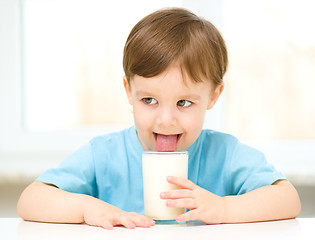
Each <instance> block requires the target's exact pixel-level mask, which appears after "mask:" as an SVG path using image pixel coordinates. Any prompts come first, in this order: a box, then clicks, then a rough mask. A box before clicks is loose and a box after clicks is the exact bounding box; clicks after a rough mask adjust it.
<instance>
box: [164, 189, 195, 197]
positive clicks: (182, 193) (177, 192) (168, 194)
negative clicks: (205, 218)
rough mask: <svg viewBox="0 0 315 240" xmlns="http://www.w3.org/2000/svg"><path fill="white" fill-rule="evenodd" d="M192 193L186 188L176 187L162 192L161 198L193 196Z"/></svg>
mask: <svg viewBox="0 0 315 240" xmlns="http://www.w3.org/2000/svg"><path fill="white" fill-rule="evenodd" d="M193 197H194V194H193V192H192V191H191V190H188V189H176V190H172V191H169V192H162V193H161V198H162V199H178V198H193Z"/></svg>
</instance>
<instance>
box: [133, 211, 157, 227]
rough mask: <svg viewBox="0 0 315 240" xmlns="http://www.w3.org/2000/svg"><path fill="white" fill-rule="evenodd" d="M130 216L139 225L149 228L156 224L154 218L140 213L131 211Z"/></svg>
mask: <svg viewBox="0 0 315 240" xmlns="http://www.w3.org/2000/svg"><path fill="white" fill-rule="evenodd" d="M130 216H131V217H132V219H133V222H134V223H135V224H136V226H137V227H145V228H147V227H151V226H154V225H155V221H154V220H152V219H151V218H148V217H146V216H143V215H141V214H139V213H130Z"/></svg>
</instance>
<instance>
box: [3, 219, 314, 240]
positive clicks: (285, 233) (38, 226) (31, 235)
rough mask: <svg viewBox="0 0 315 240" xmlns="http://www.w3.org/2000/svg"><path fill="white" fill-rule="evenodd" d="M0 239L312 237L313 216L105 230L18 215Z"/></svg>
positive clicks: (7, 221) (8, 221) (6, 222)
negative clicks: (46, 221)
mask: <svg viewBox="0 0 315 240" xmlns="http://www.w3.org/2000/svg"><path fill="white" fill-rule="evenodd" d="M0 239H1V240H11V239H19V240H37V239H38V240H48V239H54V240H56V239H57V240H63V239H67V240H68V239H76V240H80V239H88V240H93V239H102V240H103V239H104V240H106V239H110V240H120V239H130V240H137V239H141V240H147V239H149V240H155V239H159V240H188V239H189V240H195V239H196V240H202V239H233V240H234V239H242V240H245V239H251V240H252V239H268V240H272V239H277V240H279V239H286V240H287V239H315V218H298V219H292V220H284V221H273V222H261V223H246V224H220V225H204V224H202V223H199V222H191V223H184V224H176V225H156V226H153V227H151V228H136V229H126V228H123V227H115V228H114V230H105V229H102V228H98V227H92V226H87V225H84V224H50V223H35V222H25V221H23V220H21V219H19V218H0Z"/></svg>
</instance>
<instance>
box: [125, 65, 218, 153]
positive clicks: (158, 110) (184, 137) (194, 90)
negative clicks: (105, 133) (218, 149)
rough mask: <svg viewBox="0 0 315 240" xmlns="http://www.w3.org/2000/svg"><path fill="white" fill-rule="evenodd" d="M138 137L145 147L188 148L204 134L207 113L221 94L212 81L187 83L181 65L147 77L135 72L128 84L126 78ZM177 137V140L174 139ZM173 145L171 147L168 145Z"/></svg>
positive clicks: (167, 149)
mask: <svg viewBox="0 0 315 240" xmlns="http://www.w3.org/2000/svg"><path fill="white" fill-rule="evenodd" d="M124 85H125V90H126V93H127V96H128V101H129V103H130V104H131V105H132V106H133V114H134V120H135V126H136V129H137V134H138V138H139V140H140V143H141V144H142V146H143V148H144V149H145V150H160V151H173V150H186V149H187V148H188V147H189V146H191V145H192V144H193V143H194V141H195V140H196V139H197V138H198V136H199V135H200V133H201V130H202V126H203V121H204V117H205V112H206V110H207V109H211V108H212V107H213V105H214V104H215V102H216V101H217V99H218V97H219V96H220V94H221V92H222V90H223V86H219V87H217V88H216V89H215V90H214V91H213V89H212V87H211V84H210V83H209V82H208V81H204V82H201V83H194V82H193V81H192V80H191V79H190V78H189V77H188V76H187V75H186V77H185V83H184V81H183V76H182V72H181V69H180V67H179V65H177V64H173V65H171V66H170V67H169V68H168V69H167V70H166V71H165V72H163V73H162V74H160V75H158V76H155V77H151V78H144V77H141V76H138V75H135V76H134V78H133V79H132V80H131V81H130V86H129V85H128V83H127V81H126V79H124ZM174 139H175V140H174ZM167 145H169V146H167Z"/></svg>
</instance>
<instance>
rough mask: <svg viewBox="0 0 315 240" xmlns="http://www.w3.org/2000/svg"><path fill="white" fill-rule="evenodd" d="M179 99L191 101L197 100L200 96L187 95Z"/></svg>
mask: <svg viewBox="0 0 315 240" xmlns="http://www.w3.org/2000/svg"><path fill="white" fill-rule="evenodd" d="M180 98H181V99H192V100H199V99H200V95H198V94H187V95H183V96H181V97H180Z"/></svg>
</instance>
